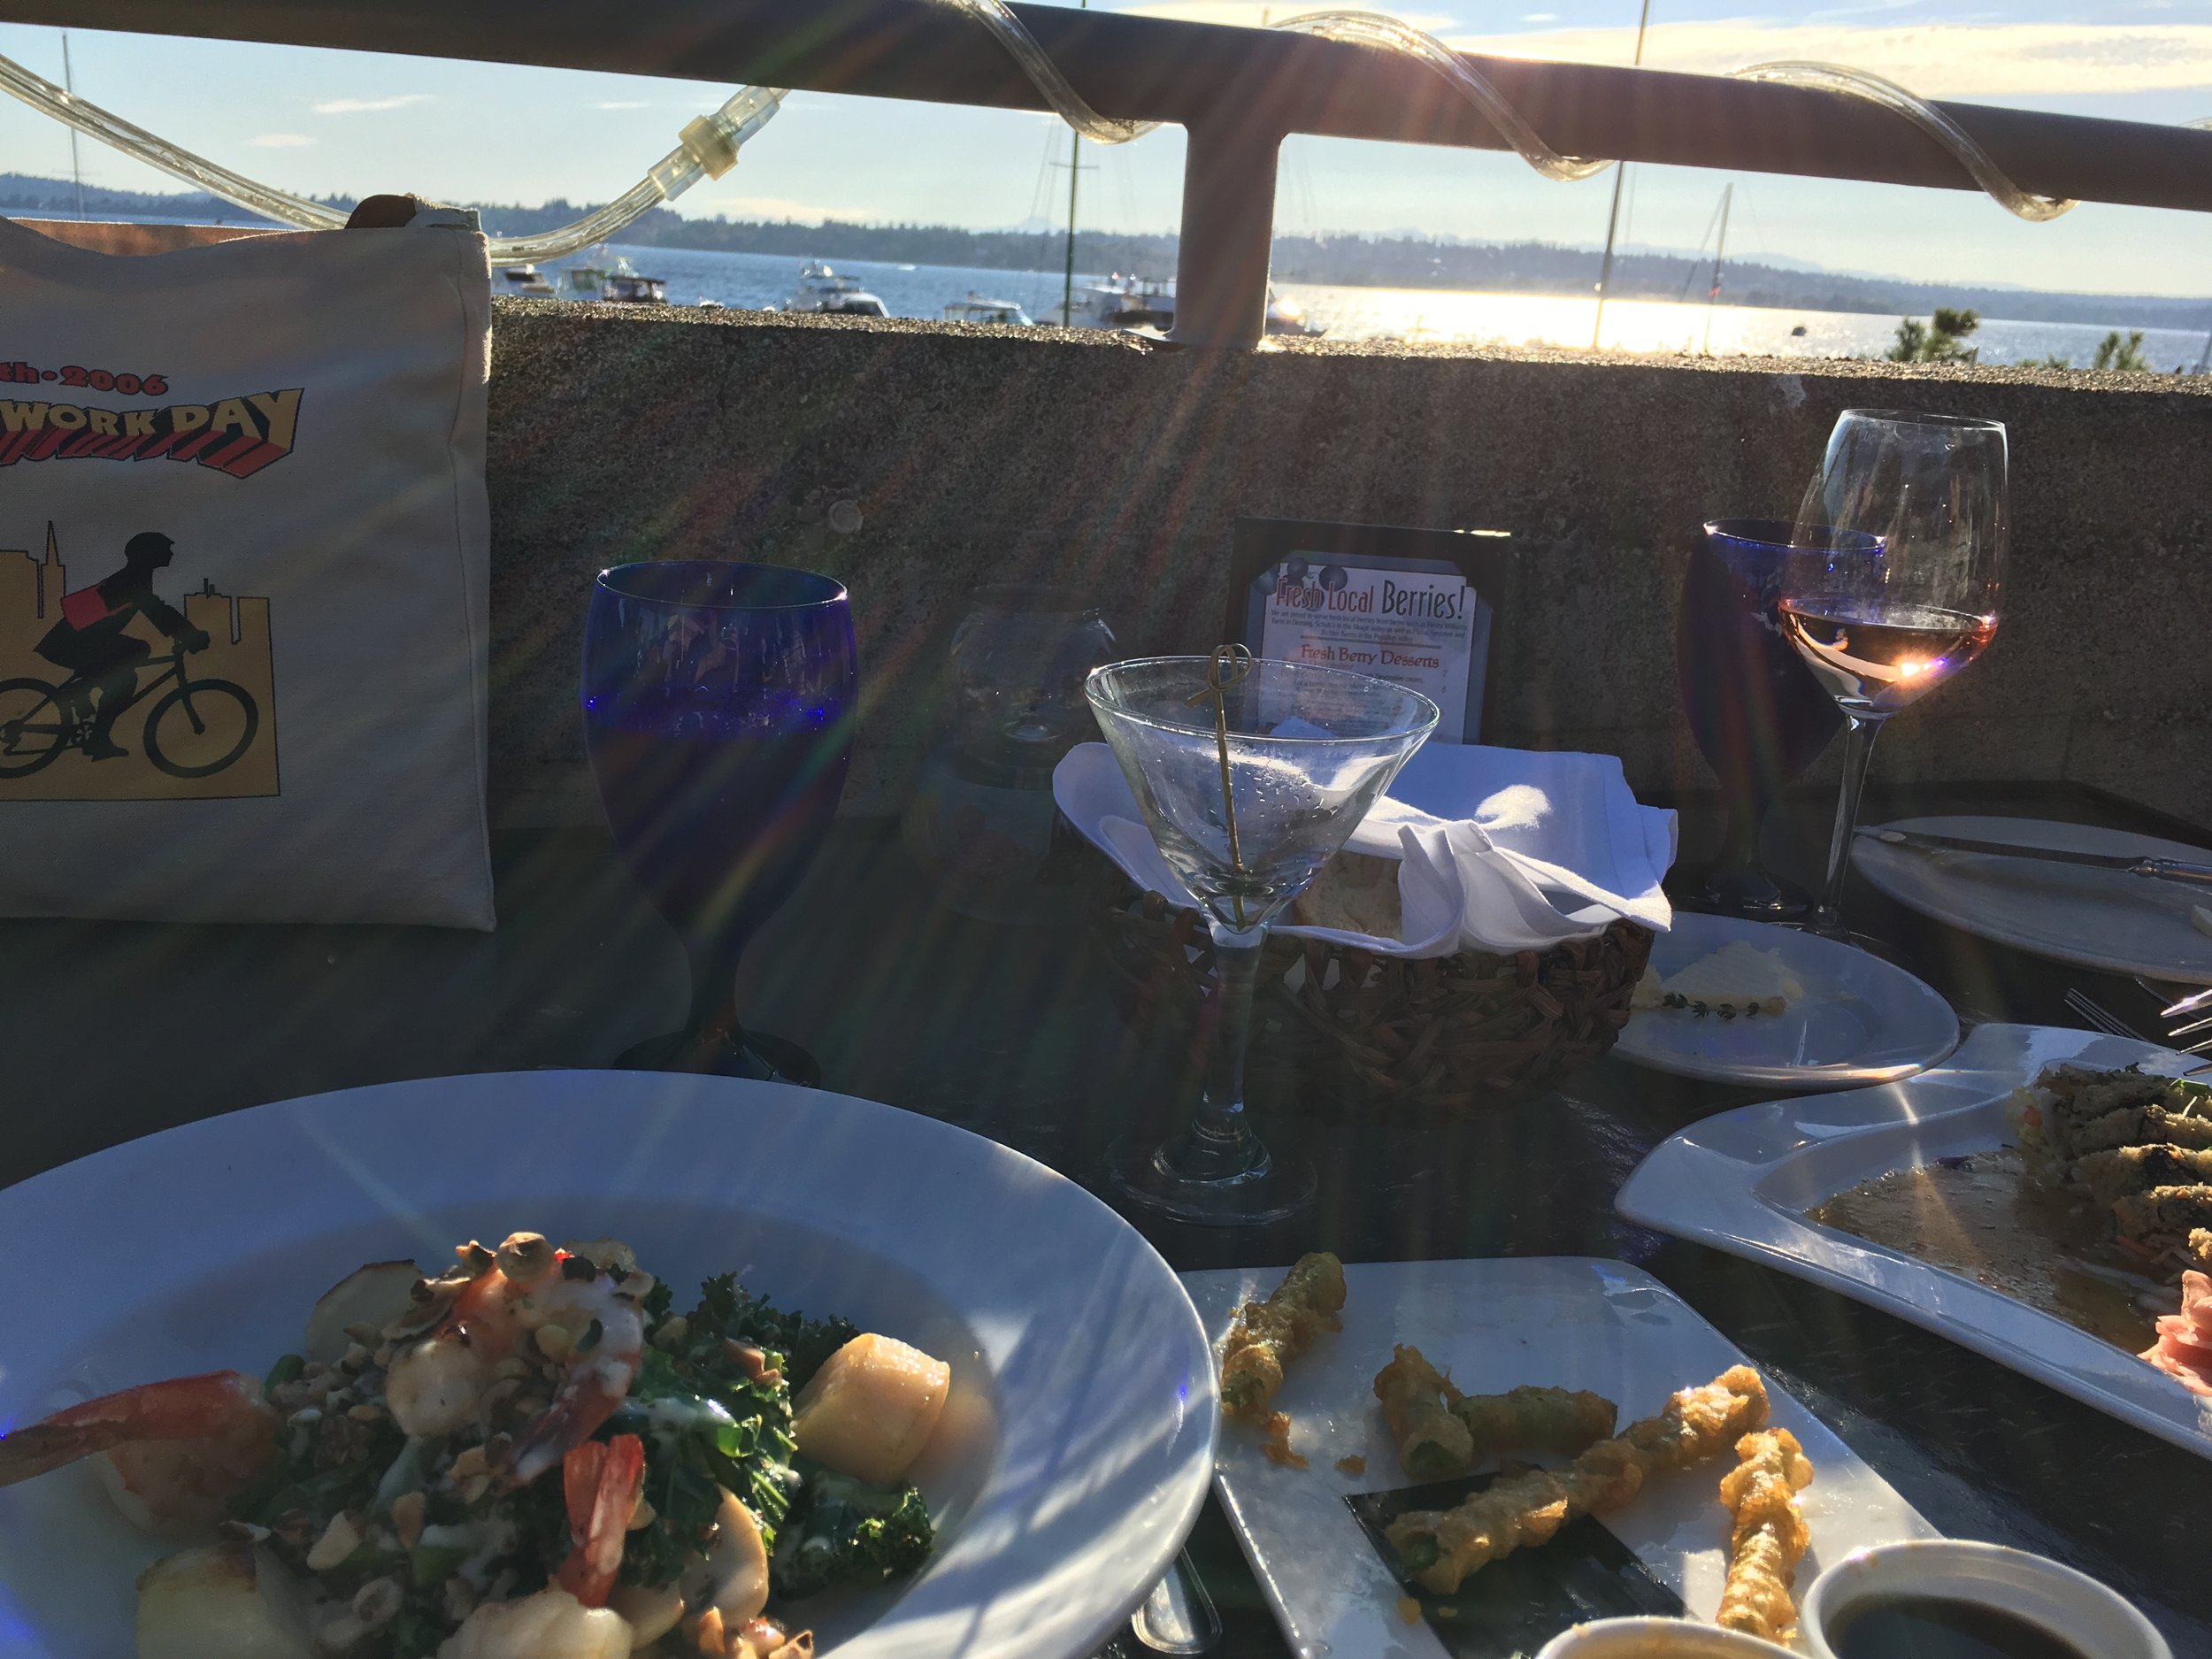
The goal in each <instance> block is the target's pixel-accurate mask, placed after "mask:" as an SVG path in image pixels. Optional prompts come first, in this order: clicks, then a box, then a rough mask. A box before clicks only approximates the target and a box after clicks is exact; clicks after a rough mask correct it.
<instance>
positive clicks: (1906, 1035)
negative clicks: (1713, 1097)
mask: <svg viewBox="0 0 2212 1659" xmlns="http://www.w3.org/2000/svg"><path fill="white" fill-rule="evenodd" d="M1738 941H1741V942H1743V943H1746V944H1748V945H1750V946H1751V947H1752V948H1753V949H1756V950H1761V951H1778V952H1780V954H1781V959H1782V966H1783V969H1784V971H1785V972H1787V973H1788V974H1789V976H1790V977H1791V978H1792V979H1795V980H1796V981H1797V982H1798V983H1799V984H1800V985H1801V986H1802V987H1804V993H1805V994H1804V995H1803V996H1802V997H1801V998H1799V999H1797V1000H1795V1001H1793V1002H1791V1003H1790V1004H1789V1006H1788V1007H1787V1008H1786V1010H1783V1012H1781V1013H1779V1014H1753V1015H1744V1014H1738V1015H1736V1016H1735V1017H1734V1018H1723V1017H1722V1016H1721V1015H1720V1014H1718V1013H1717V1012H1708V1013H1704V1014H1700V1013H1698V1012H1697V1011H1696V1010H1694V1009H1687V1008H1652V1009H1640V1010H1638V1011H1637V1012H1636V1014H1635V1015H1634V1016H1633V1017H1632V1018H1631V1019H1630V1020H1629V1022H1628V1025H1627V1027H1626V1028H1625V1029H1624V1031H1623V1032H1622V1033H1621V1035H1620V1041H1617V1042H1616V1043H1615V1044H1614V1045H1613V1052H1614V1053H1615V1054H1617V1055H1618V1056H1620V1057H1621V1058H1622V1059H1624V1060H1628V1061H1632V1062H1633V1063H1634V1064H1638V1065H1644V1066H1649V1067H1650V1068H1651V1069H1652V1070H1654V1071H1671V1072H1673V1073H1675V1074H1676V1075H1677V1076H1679V1077H1690V1078H1696V1079H1700V1080H1701V1081H1704V1082H1708V1083H1740V1084H1744V1085H1747V1086H1753V1087H1765V1086H1766V1085H1769V1084H1778V1085H1783V1086H1786V1087H1791V1088H1797V1089H1822V1088H1856V1087H1861V1086H1862V1085H1864V1084H1868V1083H1893V1082H1895V1081H1896V1080H1897V1079H1899V1078H1905V1077H1910V1076H1912V1074H1913V1073H1914V1072H1916V1071H1925V1070H1926V1069H1927V1068H1928V1067H1929V1066H1932V1065H1934V1064H1938V1063H1939V1062H1940V1061H1941V1060H1942V1059H1943V1058H1944V1056H1947V1055H1948V1054H1949V1053H1950V1052H1951V1050H1952V1049H1954V1048H1957V1047H1958V1041H1959V1022H1958V1017H1957V1016H1956V1015H1955V1014H1954V1013H1952V1011H1951V1005H1950V1004H1949V1003H1948V1002H1945V1001H1944V1000H1943V998H1942V996H1941V995H1939V994H1938V993H1937V992H1936V991H1935V989H1934V988H1933V987H1931V986H1929V985H1927V984H1925V983H1924V982H1923V981H1921V980H1919V979H1915V978H1914V977H1913V976H1912V975H1911V974H1909V973H1907V972H1905V971H1904V970H1903V969H1902V968H1901V967H1898V966H1896V965H1895V964H1893V963H1887V962H1884V961H1883V960H1882V959H1881V958H1880V957H1879V956H1872V955H1870V954H1869V953H1868V952H1866V951H1863V950H1860V949H1856V948H1855V947H1854V946H1851V945H1846V944H1840V943H1839V942H1838V941H1835V940H1832V939H1824V938H1822V937H1821V936H1820V935H1819V934H1817V933H1801V932H1800V931H1798V930H1797V929H1795V928H1793V927H1777V926H1774V925H1773V924H1772V923H1770V922H1749V921H1743V920H1740V919H1738V918H1734V917H1727V916H1699V915H1694V914H1691V913H1689V912H1686V911H1677V912H1676V913H1675V918H1674V928H1673V931H1672V932H1671V933H1662V934H1660V935H1659V937H1658V939H1657V941H1655V943H1654V944H1653V946H1652V948H1651V965H1652V966H1653V967H1654V968H1655V969H1656V970H1657V971H1658V972H1659V974H1660V977H1661V978H1663V979H1664V978H1668V977H1671V976H1672V975H1674V974H1676V973H1679V972H1681V971H1682V970H1683V969H1685V968H1686V967H1688V966H1689V965H1690V964H1692V963H1694V962H1698V961H1701V960H1702V959H1703V958H1704V957H1707V956H1711V955H1712V954H1713V953H1714V952H1715V951H1717V950H1719V949H1722V948H1723V947H1724V946H1726V945H1730V944H1734V943H1736V942H1738Z"/></svg>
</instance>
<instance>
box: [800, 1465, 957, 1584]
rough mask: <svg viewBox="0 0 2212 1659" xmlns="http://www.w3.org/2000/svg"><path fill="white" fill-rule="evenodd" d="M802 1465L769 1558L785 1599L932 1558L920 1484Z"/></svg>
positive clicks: (899, 1574) (872, 1579)
mask: <svg viewBox="0 0 2212 1659" xmlns="http://www.w3.org/2000/svg"><path fill="white" fill-rule="evenodd" d="M801 1467H802V1470H803V1473H804V1476H805V1480H806V1487H805V1490H804V1492H803V1494H802V1495H801V1497H800V1499H799V1502H798V1505H797V1509H796V1512H795V1514H794V1515H793V1517H791V1519H790V1520H789V1522H788V1523H787V1525H785V1527H784V1531H783V1536H782V1538H781V1539H780V1540H779V1541H778V1543H777V1545H776V1549H775V1553H774V1554H773V1555H772V1556H770V1558H769V1563H768V1578H769V1584H770V1586H771V1588H772V1591H773V1593H774V1594H775V1597H776V1599H777V1600H778V1601H803V1600H804V1599H805V1598H807V1597H808V1596H810V1595H818V1594H821V1593H822V1592H823V1591H825V1590H830V1589H838V1588H863V1587H865V1586H870V1585H878V1584H882V1583H883V1582H885V1581H886V1580H887V1579H890V1578H904V1577H906V1576H907V1575H908V1574H910V1573H911V1572H914V1571H917V1570H918V1569H919V1568H920V1566H921V1565H922V1563H924V1562H926V1561H927V1560H928V1559H929V1552H930V1548H931V1546H932V1544H933V1541H934V1538H935V1534H934V1532H933V1528H932V1527H931V1525H930V1519H929V1509H928V1506H927V1505H926V1504H925V1503H924V1502H922V1494H920V1493H919V1492H918V1491H917V1490H916V1489H915V1488H914V1487H913V1486H902V1487H900V1488H898V1489H897V1490H895V1491H894V1490H892V1489H891V1488H889V1487H887V1486H870V1485H869V1484H868V1483H867V1482H866V1481H864V1480H856V1479H853V1478H852V1477H851V1476H849V1475H840V1474H836V1473H833V1472H832V1471H829V1470H826V1469H824V1468H822V1467H820V1466H819V1465H818V1464H814V1463H803V1464H802V1465H801Z"/></svg>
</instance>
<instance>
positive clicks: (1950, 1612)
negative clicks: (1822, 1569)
mask: <svg viewBox="0 0 2212 1659" xmlns="http://www.w3.org/2000/svg"><path fill="white" fill-rule="evenodd" d="M1827 1638H1828V1646H1829V1647H1830V1649H1831V1650H1832V1652H1833V1653H1834V1654H1835V1655H1836V1659H2095V1656H2094V1655H2091V1654H2087V1653H2085V1652H2083V1651H2082V1650H2081V1649H2080V1648H2079V1647H2076V1646H2075V1645H2074V1644H2073V1643H2072V1642H2070V1641H2068V1640H2066V1639H2065V1638H2064V1637H2062V1636H2057V1635H2054V1634H2053V1633H2052V1632H2050V1631H2049V1630H2048V1629H2047V1627H2045V1626H2044V1625H2041V1624H2036V1623H2034V1622H2033V1621H2032V1620H2030V1619H2024V1618H2022V1617H2020V1616H2019V1615H2018V1614H2016V1613H2010V1612H2008V1611H2006V1610H2005V1609H2003V1608H2001V1607H1992V1606H1990V1605H1989V1604H1988V1603H1987V1602H1985V1601H1953V1600H1952V1599H1950V1598H1949V1597H1947V1596H1935V1595H1896V1596H1887V1595H1876V1596H1869V1597H1867V1599H1866V1600H1864V1601H1855V1602H1853V1603H1852V1604H1851V1605H1849V1606H1848V1607H1846V1608H1845V1609H1842V1610H1841V1611H1840V1612H1839V1613H1837V1614H1836V1615H1834V1616H1833V1617H1832V1618H1831V1619H1830V1621H1829V1628H1828V1631H1827Z"/></svg>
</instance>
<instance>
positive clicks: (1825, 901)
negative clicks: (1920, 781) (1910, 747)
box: [1818, 711, 1882, 933]
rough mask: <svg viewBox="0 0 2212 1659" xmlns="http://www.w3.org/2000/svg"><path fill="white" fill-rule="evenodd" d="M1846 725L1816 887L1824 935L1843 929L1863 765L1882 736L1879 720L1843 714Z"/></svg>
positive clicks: (1871, 756) (1861, 786)
mask: <svg viewBox="0 0 2212 1659" xmlns="http://www.w3.org/2000/svg"><path fill="white" fill-rule="evenodd" d="M1844 718H1845V719H1846V720H1847V721H1848V722H1849V725H1848V726H1847V727H1846V728H1845V730H1844V734H1843V787H1842V789H1841V790H1840V791H1839V792H1838V794H1837V795H1836V827H1835V831H1834V833H1833V834H1832V835H1831V836H1830V837H1829V840H1828V872H1827V874H1826V876H1825V877H1824V879H1822V881H1821V884H1820V913H1819V917H1818V924H1819V926H1820V927H1821V928H1822V930H1823V931H1824V932H1827V933H1837V932H1839V931H1840V930H1841V928H1842V926H1843V884H1844V881H1845V879H1847V877H1848V876H1849V875H1850V873H1851V832H1852V831H1853V830H1854V829H1855V827H1856V826H1857V825H1858V821H1859V796H1860V795H1861V794H1862V793H1863V791H1864V790H1865V788H1866V765H1867V762H1868V761H1870V760H1871V759H1872V758H1873V757H1874V740H1875V739H1876V738H1877V737H1879V736H1880V735H1881V733H1882V722H1881V719H1880V718H1871V719H1870V718H1867V717H1866V716H1864V715H1861V714H1852V713H1850V712H1849V711H1846V713H1845V715H1844Z"/></svg>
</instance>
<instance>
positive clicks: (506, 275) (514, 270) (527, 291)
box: [499, 265, 553, 300]
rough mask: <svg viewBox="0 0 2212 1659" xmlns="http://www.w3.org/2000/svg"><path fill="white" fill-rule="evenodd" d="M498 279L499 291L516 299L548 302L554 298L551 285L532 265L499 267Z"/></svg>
mask: <svg viewBox="0 0 2212 1659" xmlns="http://www.w3.org/2000/svg"><path fill="white" fill-rule="evenodd" d="M499 277H500V286H499V291H500V292H501V293H502V294H507V295H511V296H513V297H515V298H516V299H522V300H549V299H551V298H553V285H552V284H551V283H550V282H548V281H547V280H545V278H544V276H543V275H542V274H541V273H540V272H539V270H538V268H537V266H535V265H501V266H500V267H499Z"/></svg>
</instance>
